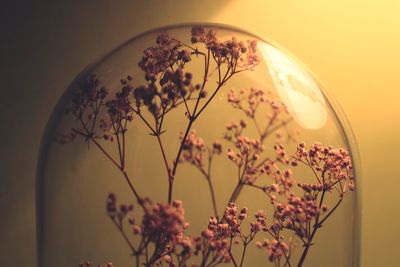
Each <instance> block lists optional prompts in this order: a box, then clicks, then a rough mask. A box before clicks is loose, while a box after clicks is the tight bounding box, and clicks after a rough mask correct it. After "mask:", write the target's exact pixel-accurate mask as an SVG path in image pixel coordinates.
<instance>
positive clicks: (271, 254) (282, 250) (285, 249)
mask: <svg viewBox="0 0 400 267" xmlns="http://www.w3.org/2000/svg"><path fill="white" fill-rule="evenodd" d="M256 245H257V247H258V248H263V249H265V250H266V252H267V255H268V260H269V261H271V262H280V261H281V258H282V257H284V255H285V254H286V255H288V254H289V253H290V251H289V245H288V244H287V243H285V242H284V241H282V240H279V241H278V240H276V239H273V240H268V239H265V240H264V241H263V242H257V244H256ZM278 266H279V265H278Z"/></svg>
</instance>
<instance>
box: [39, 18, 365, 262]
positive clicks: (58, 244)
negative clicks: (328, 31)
mask: <svg viewBox="0 0 400 267" xmlns="http://www.w3.org/2000/svg"><path fill="white" fill-rule="evenodd" d="M356 152H357V151H356V146H355V142H354V140H353V139H352V135H351V131H350V128H349V126H348V125H347V124H346V121H345V120H344V118H343V116H342V115H341V114H340V110H339V109H338V107H337V105H335V104H334V103H332V100H331V99H330V98H328V97H327V95H326V91H325V90H324V89H323V88H322V85H321V83H320V82H319V81H318V80H317V79H316V78H315V77H314V76H313V75H312V74H311V73H310V72H309V71H308V70H307V69H305V68H304V67H303V65H301V64H300V63H298V61H296V60H295V59H293V58H292V57H291V56H289V55H288V53H286V52H285V51H284V50H282V49H281V48H279V47H278V46H276V45H274V44H272V43H271V42H269V41H266V40H265V39H263V38H260V37H258V36H256V35H254V34H251V33H249V32H246V31H244V30H240V29H236V28H232V27H228V26H223V25H214V24H198V25H179V26H171V27H166V28H161V29H156V30H152V31H149V32H146V33H143V34H141V35H139V36H136V37H134V38H132V39H130V40H128V41H127V42H125V43H124V44H122V45H120V46H119V47H117V48H116V49H114V50H113V51H111V52H110V53H109V54H107V55H106V56H104V57H103V58H101V59H100V60H99V61H97V62H96V63H94V64H92V65H90V66H89V67H87V68H86V69H85V70H84V71H83V72H81V73H80V74H79V75H78V76H77V77H76V78H75V79H74V80H73V81H72V83H71V85H70V86H69V87H68V89H67V90H66V92H65V94H64V96H63V97H62V98H61V99H60V101H59V103H58V105H57V107H56V108H55V110H54V112H53V114H52V116H51V119H50V121H49V123H48V126H47V130H46V133H45V135H44V138H43V145H42V152H41V157H40V162H39V169H38V227H39V244H38V246H39V265H40V266H41V267H54V266H58V267H71V266H82V267H87V266H98V265H101V266H115V267H127V266H201V267H205V266H235V267H238V266H250V267H253V266H288V267H290V266H324V267H329V266H332V267H337V266H342V267H345V266H358V255H359V250H358V239H359V237H358V227H357V225H358V214H359V206H358V203H357V198H358V197H357V191H358V183H356V182H355V177H356V173H357V170H356V168H355V167H356V164H357V160H356V159H357V154H356Z"/></svg>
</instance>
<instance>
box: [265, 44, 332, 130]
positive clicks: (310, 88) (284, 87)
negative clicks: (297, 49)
mask: <svg viewBox="0 0 400 267" xmlns="http://www.w3.org/2000/svg"><path fill="white" fill-rule="evenodd" d="M260 51H261V54H262V56H263V57H264V59H265V60H266V61H267V65H268V71H269V74H270V75H271V78H272V80H273V83H274V86H275V88H276V90H277V92H278V94H279V96H280V97H281V100H282V101H283V102H284V103H285V104H286V106H287V107H288V109H289V112H290V113H291V115H292V116H293V118H294V120H295V121H296V122H297V123H299V124H300V125H301V126H303V127H304V128H307V129H319V128H322V127H323V126H324V124H325V122H326V120H327V116H328V114H327V111H326V103H325V99H324V97H323V95H322V94H321V91H320V88H319V86H318V85H317V84H316V82H315V81H314V79H313V78H312V77H311V76H310V75H309V74H308V73H306V72H305V71H304V70H303V68H302V67H301V66H299V65H298V64H297V63H296V62H295V61H294V60H292V59H291V58H289V57H288V56H287V55H285V54H283V53H282V52H281V51H279V50H278V49H276V48H275V47H273V46H271V45H270V44H267V43H261V44H260Z"/></svg>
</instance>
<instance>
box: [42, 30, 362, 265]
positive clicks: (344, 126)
mask: <svg viewBox="0 0 400 267" xmlns="http://www.w3.org/2000/svg"><path fill="white" fill-rule="evenodd" d="M193 26H204V27H213V28H221V29H224V30H232V31H236V32H238V33H242V34H246V35H249V36H253V37H254V38H257V39H259V40H260V41H263V42H265V43H268V44H270V45H271V46H273V47H275V48H277V49H279V50H280V51H283V52H284V53H285V54H286V55H287V56H288V57H289V58H291V59H292V60H294V61H295V62H296V63H297V64H299V66H301V67H303V68H304V70H306V71H307V72H308V73H309V74H310V75H311V76H312V77H313V78H314V79H315V81H316V82H317V83H318V85H319V89H320V90H321V92H322V94H323V96H324V97H325V98H326V99H327V100H328V103H329V105H330V106H331V107H332V110H333V111H334V112H333V114H334V115H335V117H336V119H337V121H338V123H339V124H340V126H341V130H343V136H344V139H345V141H346V145H347V146H348V147H349V149H350V154H351V157H352V161H353V166H354V172H355V176H356V182H357V190H356V191H355V194H356V197H355V202H356V203H355V205H356V213H357V214H356V216H355V225H354V226H353V227H354V229H353V233H354V236H353V250H354V251H355V255H354V257H353V266H356V267H358V266H360V252H361V215H362V212H361V209H362V207H361V193H360V192H361V190H360V182H358V179H357V178H358V177H361V160H360V157H359V149H358V145H357V142H356V139H355V135H354V132H353V130H352V128H351V126H350V123H349V121H348V119H347V117H346V115H345V113H344V111H343V109H342V107H341V106H340V105H339V103H338V101H337V100H336V98H334V97H333V96H332V95H331V94H329V93H327V90H325V89H324V88H326V87H324V86H322V82H321V81H320V80H319V79H318V78H317V76H316V75H315V74H314V73H313V72H312V71H311V70H310V69H309V68H308V67H307V66H306V65H305V64H303V63H302V62H301V61H300V60H299V59H297V58H296V57H295V56H293V55H292V53H291V52H289V51H288V50H286V49H285V48H283V47H282V46H281V45H279V44H278V43H277V42H275V41H271V40H269V39H268V38H265V37H264V36H262V35H260V34H257V33H253V32H248V31H247V30H245V29H243V28H240V27H237V26H233V25H228V24H223V23H210V22H188V23H178V24H169V25H166V26H163V27H156V28H151V29H148V30H145V31H143V32H142V33H140V34H137V35H135V36H133V37H131V38H129V39H128V40H126V41H125V42H123V43H122V44H120V45H118V46H117V47H115V48H114V49H112V50H111V51H109V52H107V53H105V54H103V56H100V57H98V58H97V59H96V60H94V63H92V64H89V65H87V66H86V67H85V68H84V69H83V70H82V71H81V72H79V74H78V75H76V76H75V77H74V79H73V80H72V82H71V83H70V84H69V85H68V87H67V89H66V90H65V92H64V93H63V94H62V95H61V97H60V98H59V100H58V102H57V104H56V105H55V107H54V109H53V111H52V113H51V115H50V116H49V119H48V121H47V123H46V126H45V129H44V132H43V136H42V138H41V141H40V146H39V152H38V161H37V164H36V240H37V241H36V244H37V264H38V266H39V267H40V266H42V260H43V257H42V253H43V249H42V244H43V242H42V238H43V236H44V230H43V229H44V225H43V224H44V222H43V221H42V218H43V216H42V215H43V212H44V211H43V210H42V207H43V205H42V203H43V201H44V200H43V194H42V193H43V190H42V189H43V188H42V186H41V185H42V182H43V180H42V177H43V172H44V170H45V163H46V159H47V152H48V150H49V147H50V143H51V133H53V132H54V130H55V128H56V127H55V126H56V125H57V124H56V122H57V121H58V120H59V119H60V116H62V114H63V112H62V111H63V109H62V108H63V107H65V105H66V103H68V101H69V100H70V97H71V95H72V93H73V90H72V89H73V88H74V86H75V85H77V84H78V83H79V81H80V80H81V79H82V78H84V77H86V75H87V74H88V73H91V72H92V71H93V70H94V69H96V68H97V67H98V66H99V65H101V64H102V63H103V62H104V61H106V60H107V59H108V58H110V57H111V56H112V55H113V54H114V53H115V52H117V51H119V50H120V49H122V48H124V47H125V46H127V45H129V44H130V43H131V42H134V41H135V40H137V39H139V38H141V37H143V36H145V35H148V34H151V33H155V32H159V31H163V30H167V29H179V28H184V27H193Z"/></svg>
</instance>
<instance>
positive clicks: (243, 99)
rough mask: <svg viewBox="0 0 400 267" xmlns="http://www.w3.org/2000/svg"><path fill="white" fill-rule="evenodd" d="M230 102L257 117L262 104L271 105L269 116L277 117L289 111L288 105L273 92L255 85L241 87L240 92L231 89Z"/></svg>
mask: <svg viewBox="0 0 400 267" xmlns="http://www.w3.org/2000/svg"><path fill="white" fill-rule="evenodd" d="M228 103H230V104H231V105H232V106H233V107H234V108H237V109H239V110H242V111H243V112H244V113H245V114H246V116H248V117H250V118H254V117H255V114H256V111H257V109H258V108H259V107H260V105H262V104H267V105H269V106H270V113H269V114H268V117H269V118H272V117H276V116H277V115H279V114H280V113H281V112H287V108H286V106H285V105H284V104H283V103H282V102H281V101H279V100H277V99H275V98H273V97H272V94H271V92H269V91H265V90H263V89H260V88H255V87H250V88H243V89H240V90H239V92H238V93H236V92H235V91H234V90H232V89H231V90H229V92H228Z"/></svg>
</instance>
